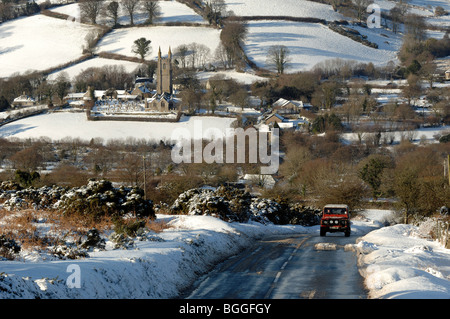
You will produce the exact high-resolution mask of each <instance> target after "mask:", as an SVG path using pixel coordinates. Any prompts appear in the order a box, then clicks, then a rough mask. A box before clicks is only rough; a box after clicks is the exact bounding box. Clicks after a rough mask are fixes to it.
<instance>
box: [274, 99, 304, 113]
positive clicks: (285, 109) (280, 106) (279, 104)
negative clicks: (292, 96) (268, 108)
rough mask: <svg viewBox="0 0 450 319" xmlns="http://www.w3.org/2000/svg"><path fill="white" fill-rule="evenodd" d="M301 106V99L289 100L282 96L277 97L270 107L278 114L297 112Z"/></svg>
mask: <svg viewBox="0 0 450 319" xmlns="http://www.w3.org/2000/svg"><path fill="white" fill-rule="evenodd" d="M302 108H303V102H302V101H290V100H286V99H283V98H280V99H278V100H277V101H276V102H275V103H273V104H272V109H273V110H274V111H276V112H277V113H279V114H295V113H299V112H300V110H301V109H302Z"/></svg>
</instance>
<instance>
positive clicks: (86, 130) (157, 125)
mask: <svg viewBox="0 0 450 319" xmlns="http://www.w3.org/2000/svg"><path fill="white" fill-rule="evenodd" d="M235 120H236V119H234V118H225V117H222V118H221V117H207V116H202V117H183V118H182V119H181V120H180V122H177V123H163V122H132V121H129V122H127V121H88V120H87V118H86V114H85V113H84V112H82V113H70V112H56V113H49V114H42V115H37V116H32V117H29V118H25V119H22V120H19V121H16V122H13V123H10V124H7V125H5V126H2V127H0V137H17V138H39V137H49V138H50V139H52V140H60V139H63V138H65V137H72V138H80V139H82V140H86V141H89V140H91V139H92V138H100V139H102V140H104V141H105V142H106V141H108V140H110V139H121V140H122V139H123V140H125V139H127V138H129V137H131V138H136V139H147V140H154V141H156V142H158V141H160V140H163V141H169V140H170V139H171V137H172V133H173V132H174V130H175V129H176V128H180V129H188V130H189V132H191V136H194V125H195V123H196V121H200V122H201V125H202V128H203V130H207V129H208V128H218V129H220V130H221V131H223V132H225V129H226V128H229V127H230V126H231V124H232V123H233V122H234V121H235Z"/></svg>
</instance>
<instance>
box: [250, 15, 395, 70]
mask: <svg viewBox="0 0 450 319" xmlns="http://www.w3.org/2000/svg"><path fill="white" fill-rule="evenodd" d="M248 29H249V33H248V37H247V40H246V46H245V51H246V54H247V56H248V57H249V58H250V59H251V60H252V61H253V62H255V63H256V64H257V65H258V66H260V67H263V68H267V67H268V64H267V54H268V51H269V48H270V47H271V46H273V45H284V46H286V47H287V48H288V49H289V51H290V54H289V58H290V63H289V64H288V69H287V72H288V73H291V72H297V71H302V70H309V69H311V68H312V67H314V66H315V65H316V64H317V63H320V62H323V61H325V60H329V59H336V58H340V59H349V60H354V61H359V62H364V63H369V62H372V63H374V64H375V65H385V64H387V63H388V62H389V61H394V62H395V61H396V60H397V57H396V50H397V49H398V47H397V46H398V44H397V40H396V41H395V43H394V44H393V45H391V46H387V45H386V46H384V47H382V48H380V49H373V48H370V47H367V46H364V45H362V44H361V43H358V42H355V41H353V40H351V39H350V38H348V37H345V36H342V35H340V34H338V33H336V32H334V31H332V30H330V29H329V28H328V27H326V26H324V25H321V24H314V23H301V22H290V21H250V22H249V23H248ZM369 33H370V32H369ZM373 36H374V37H375V36H376V35H373ZM378 40H379V37H378ZM386 40H387V39H386Z"/></svg>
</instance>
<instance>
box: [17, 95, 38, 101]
mask: <svg viewBox="0 0 450 319" xmlns="http://www.w3.org/2000/svg"><path fill="white" fill-rule="evenodd" d="M34 101H35V99H34V98H32V97H31V96H28V95H21V96H18V97H16V98H15V99H14V102H34Z"/></svg>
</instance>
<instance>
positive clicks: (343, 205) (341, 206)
mask: <svg viewBox="0 0 450 319" xmlns="http://www.w3.org/2000/svg"><path fill="white" fill-rule="evenodd" d="M328 207H329V208H348V205H345V204H327V205H325V206H324V208H328Z"/></svg>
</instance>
